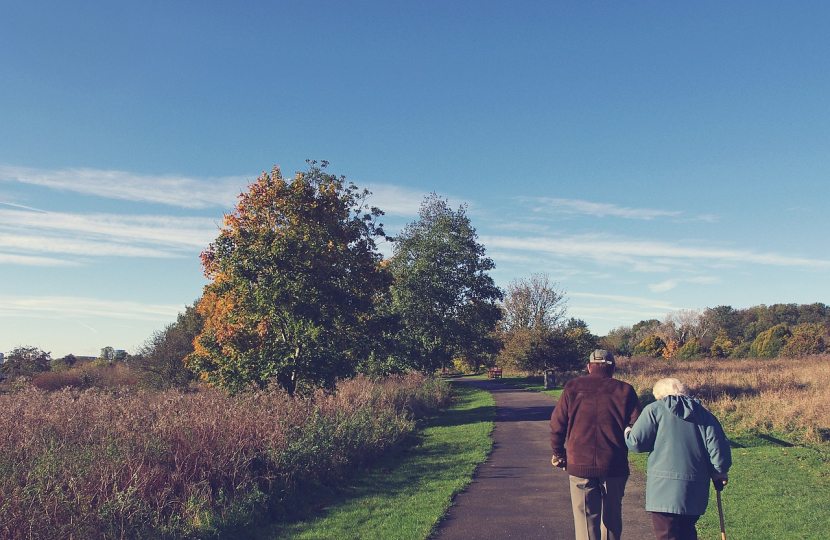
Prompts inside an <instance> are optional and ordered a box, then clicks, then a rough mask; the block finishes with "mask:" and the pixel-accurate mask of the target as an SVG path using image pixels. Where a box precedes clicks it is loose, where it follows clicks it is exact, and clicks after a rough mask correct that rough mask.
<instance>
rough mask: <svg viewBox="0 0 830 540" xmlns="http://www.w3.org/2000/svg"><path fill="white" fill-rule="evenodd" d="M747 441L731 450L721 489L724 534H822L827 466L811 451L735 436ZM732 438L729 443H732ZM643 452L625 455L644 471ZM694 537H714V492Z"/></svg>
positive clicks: (765, 537) (770, 538) (802, 538)
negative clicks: (745, 444)
mask: <svg viewBox="0 0 830 540" xmlns="http://www.w3.org/2000/svg"><path fill="white" fill-rule="evenodd" d="M736 439H739V440H745V441H747V442H749V443H750V444H751V446H750V445H747V446H746V447H743V446H736V447H733V448H732V459H733V465H732V469H731V470H730V471H729V484H728V485H727V487H726V489H725V490H724V491H723V495H722V499H723V513H724V526H725V529H726V536H727V538H741V539H744V540H754V539H757V540H807V539H816V540H818V539H824V538H827V526H828V518H827V507H828V506H830V493H828V487H830V466H829V465H828V463H827V462H826V461H825V460H824V459H823V458H822V456H821V454H819V453H818V452H817V451H816V450H814V449H812V448H805V447H802V446H792V445H790V444H789V443H786V442H783V441H781V443H770V442H768V441H767V442H766V443H765V444H761V443H762V442H763V441H764V438H763V437H761V438H758V437H754V436H751V435H741V436H739V437H736ZM733 442H734V441H733ZM647 456H648V454H647V453H642V454H633V453H632V454H629V457H630V459H631V463H632V465H633V466H634V468H636V469H637V470H640V471H643V472H645V470H646V458H647ZM697 527H698V534H699V536H700V538H718V537H719V535H720V523H719V521H718V507H717V502H716V494H715V490H714V489H712V490H710V493H709V508H708V509H707V510H706V514H704V515H703V517H702V518H700V521H699V522H698V526H697Z"/></svg>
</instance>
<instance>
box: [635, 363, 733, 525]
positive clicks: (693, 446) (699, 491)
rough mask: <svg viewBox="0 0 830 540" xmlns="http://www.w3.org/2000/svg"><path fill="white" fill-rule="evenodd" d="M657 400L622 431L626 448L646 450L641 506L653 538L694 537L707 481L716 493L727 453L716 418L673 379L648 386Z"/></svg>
mask: <svg viewBox="0 0 830 540" xmlns="http://www.w3.org/2000/svg"><path fill="white" fill-rule="evenodd" d="M653 392H654V398H655V399H656V400H657V401H655V402H654V403H650V404H649V405H647V406H646V408H645V409H643V413H642V414H641V415H640V418H638V419H637V421H636V422H635V423H634V426H633V427H632V428H631V429H627V430H626V432H625V442H626V444H627V445H628V448H629V449H630V450H631V451H632V452H651V454H649V456H648V478H647V479H646V510H647V511H649V512H651V520H652V524H653V525H654V534H655V536H656V537H657V540H697V530H696V529H695V523H697V520H698V519H700V516H701V515H703V513H704V512H705V511H706V506H707V504H708V503H709V481H710V479H711V481H712V483H713V484H714V485H715V489H717V490H718V491H720V490H722V489H723V486H725V485H726V482H727V480H728V476H727V473H728V471H729V467H730V466H731V465H732V451H731V450H730V449H729V441H728V440H727V438H726V435H724V433H723V428H721V425H720V422H718V419H717V418H715V416H714V415H713V414H712V413H710V412H709V411H707V410H706V409H705V408H704V407H703V405H701V403H700V402H699V401H698V400H696V399H695V398H692V397H689V396H688V391H687V390H686V386H685V385H684V384H683V383H681V382H680V381H678V380H677V379H660V380H659V381H657V383H656V384H655V385H654V390H653Z"/></svg>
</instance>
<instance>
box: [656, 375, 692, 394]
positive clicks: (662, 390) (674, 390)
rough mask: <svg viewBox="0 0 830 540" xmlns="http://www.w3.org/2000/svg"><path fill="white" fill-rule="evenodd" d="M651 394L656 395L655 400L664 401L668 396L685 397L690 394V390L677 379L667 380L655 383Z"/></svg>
mask: <svg viewBox="0 0 830 540" xmlns="http://www.w3.org/2000/svg"><path fill="white" fill-rule="evenodd" d="M651 392H652V394H654V399H663V398H664V397H666V396H685V395H687V394H688V393H689V389H688V388H686V385H685V384H683V383H682V382H680V381H678V380H677V379H672V378H667V379H660V380H659V381H657V382H656V383H654V390H652V391H651Z"/></svg>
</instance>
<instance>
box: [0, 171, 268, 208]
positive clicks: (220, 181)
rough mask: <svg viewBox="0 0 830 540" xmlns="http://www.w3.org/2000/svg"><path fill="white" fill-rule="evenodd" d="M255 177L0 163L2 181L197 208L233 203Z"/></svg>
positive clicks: (97, 195) (111, 197) (230, 204)
mask: <svg viewBox="0 0 830 540" xmlns="http://www.w3.org/2000/svg"><path fill="white" fill-rule="evenodd" d="M255 177H256V176H254V177H252V178H249V177H244V176H232V177H223V178H209V179H198V178H191V177H187V176H176V175H164V176H153V175H141V174H135V173H130V172H125V171H106V170H99V169H64V170H50V169H32V168H26V167H11V166H5V165H0V181H6V182H12V181H17V182H21V183H23V184H29V185H36V186H42V187H47V188H50V189H56V190H61V191H71V192H74V193H80V194H83V195H93V196H96V197H105V198H109V199H119V200H126V201H136V202H145V203H156V204H164V205H168V206H177V207H181V208H193V209H197V208H211V207H217V206H218V207H230V206H232V205H233V204H234V203H235V202H236V197H237V195H238V194H239V193H240V192H241V191H243V190H244V189H245V186H247V185H248V184H249V183H250V182H251V181H252V180H253V178H255Z"/></svg>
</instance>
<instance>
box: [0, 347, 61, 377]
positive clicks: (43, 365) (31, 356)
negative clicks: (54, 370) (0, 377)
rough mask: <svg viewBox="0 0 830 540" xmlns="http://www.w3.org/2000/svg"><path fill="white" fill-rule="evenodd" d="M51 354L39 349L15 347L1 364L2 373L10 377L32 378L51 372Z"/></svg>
mask: <svg viewBox="0 0 830 540" xmlns="http://www.w3.org/2000/svg"><path fill="white" fill-rule="evenodd" d="M51 360H52V358H51V356H50V353H48V352H45V351H42V350H41V349H39V348H38V347H15V348H14V349H13V350H12V351H11V352H10V353H9V354H8V355H6V358H5V361H4V362H3V363H2V364H0V373H2V374H4V375H9V376H29V377H30V376H32V375H35V374H37V373H42V372H44V371H49V370H50V369H51V366H50V362H51Z"/></svg>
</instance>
